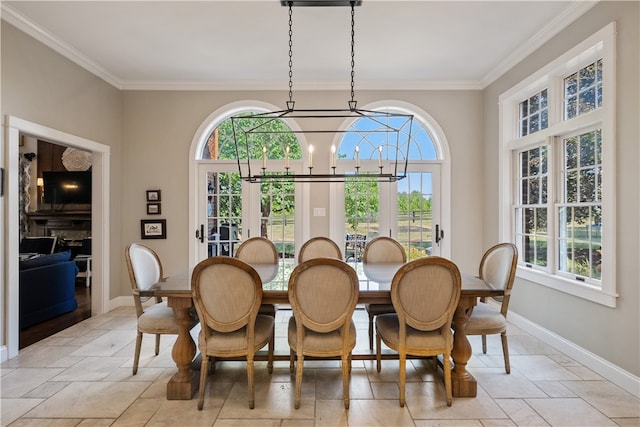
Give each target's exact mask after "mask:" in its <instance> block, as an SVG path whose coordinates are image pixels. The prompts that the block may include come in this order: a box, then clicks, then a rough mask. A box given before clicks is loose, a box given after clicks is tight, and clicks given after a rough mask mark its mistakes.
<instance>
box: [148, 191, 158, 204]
mask: <svg viewBox="0 0 640 427" xmlns="http://www.w3.org/2000/svg"><path fill="white" fill-rule="evenodd" d="M160 200H161V199H160V190H147V202H159V201H160Z"/></svg>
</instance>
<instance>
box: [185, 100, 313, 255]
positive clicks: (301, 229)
mask: <svg viewBox="0 0 640 427" xmlns="http://www.w3.org/2000/svg"><path fill="white" fill-rule="evenodd" d="M278 110H280V108H278V107H277V106H275V105H273V104H269V103H266V102H263V101H258V100H243V101H235V102H232V103H229V104H226V105H223V106H222V107H220V108H218V109H216V110H215V111H213V112H212V113H211V114H209V116H207V117H206V118H205V119H204V120H203V121H202V123H201V124H200V126H198V129H197V130H196V132H195V133H194V135H193V138H192V139H191V146H190V149H189V230H190V231H189V233H194V234H193V235H192V236H194V238H193V241H192V242H190V243H189V265H196V263H198V262H199V261H200V258H199V247H198V245H199V244H200V242H199V240H198V239H196V238H195V231H196V229H198V227H199V224H201V223H202V222H201V221H200V219H201V218H200V213H199V210H198V204H199V197H200V196H201V194H204V193H203V189H202V188H201V186H202V185H201V184H202V182H201V180H200V179H199V170H200V164H201V163H202V162H203V161H202V160H199V159H198V157H199V155H200V153H201V152H202V149H203V147H204V144H206V142H207V138H208V137H209V135H210V134H211V132H213V130H214V129H215V128H216V127H217V126H218V125H219V124H220V123H222V122H223V121H224V120H226V119H228V118H229V117H231V116H233V115H234V114H238V113H241V112H245V111H257V112H267V111H278ZM285 122H286V124H287V125H288V126H289V127H290V128H291V129H293V130H295V131H299V130H301V129H300V126H299V125H298V123H296V122H295V121H293V120H290V119H286V120H285ZM298 143H299V144H300V147H301V148H302V149H303V151H304V148H306V145H307V140H306V138H305V137H304V134H298ZM231 162H233V163H234V164H236V162H235V160H233V161H231ZM302 162H304V156H303V160H302ZM291 164H292V166H293V165H294V162H293V161H292V163H291ZM295 164H297V162H295ZM248 185H253V184H248ZM302 185H308V184H302ZM245 187H246V186H245V183H243V192H244V188H245ZM307 190H308V188H307V189H305V191H301V189H300V185H296V188H295V198H296V211H295V225H294V233H295V235H296V236H300V235H303V234H305V233H307V234H308V229H309V226H308V225H309V215H308V213H309V206H310V201H309V200H310V194H309V193H310V192H309V191H307ZM204 191H206V189H205V190H204ZM253 197H254V198H257V199H256V200H259V197H258V195H257V192H256V193H255V194H254V196H253ZM247 201H248V200H244V201H243V215H244V212H246V204H245V202H247ZM298 201H300V202H299V203H298ZM256 206H257V205H256ZM259 211H260V210H259V209H258V210H257V214H256V215H254V218H256V220H257V222H255V224H258V229H259V219H258V218H259V215H260V212H259ZM254 228H255V225H254ZM303 237H305V238H308V236H303ZM304 241H305V240H303V239H300V238H296V239H295V244H296V253H297V251H298V250H299V247H298V245H299V244H301V243H300V242H304Z"/></svg>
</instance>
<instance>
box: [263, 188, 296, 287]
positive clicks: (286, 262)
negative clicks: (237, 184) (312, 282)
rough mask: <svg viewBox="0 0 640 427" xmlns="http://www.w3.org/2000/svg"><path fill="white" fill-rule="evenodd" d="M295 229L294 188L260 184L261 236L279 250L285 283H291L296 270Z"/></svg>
mask: <svg viewBox="0 0 640 427" xmlns="http://www.w3.org/2000/svg"><path fill="white" fill-rule="evenodd" d="M294 226H295V184H294V183H293V182H276V181H267V182H263V183H261V184H260V236H262V237H266V238H267V239H269V240H271V241H272V242H273V243H274V244H275V245H276V248H278V253H279V259H280V264H281V266H282V267H284V268H281V269H280V273H281V274H282V280H283V281H284V280H286V279H288V277H289V274H290V272H291V270H293V267H294V259H295V240H294V237H295V234H294V231H295V227H294ZM271 289H273V287H272V288H271ZM283 289H286V287H285V288H283Z"/></svg>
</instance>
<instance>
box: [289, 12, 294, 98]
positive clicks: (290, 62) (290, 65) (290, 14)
mask: <svg viewBox="0 0 640 427" xmlns="http://www.w3.org/2000/svg"><path fill="white" fill-rule="evenodd" d="M292 5H293V2H289V103H290V105H293V19H292V15H293V12H292Z"/></svg>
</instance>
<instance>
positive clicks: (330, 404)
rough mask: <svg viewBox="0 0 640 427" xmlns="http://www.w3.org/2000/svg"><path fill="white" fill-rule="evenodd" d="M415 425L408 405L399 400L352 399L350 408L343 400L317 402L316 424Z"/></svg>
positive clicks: (398, 426)
mask: <svg viewBox="0 0 640 427" xmlns="http://www.w3.org/2000/svg"><path fill="white" fill-rule="evenodd" d="M347 425H348V426H350V427H352V426H362V427H365V426H366V427H369V426H372V427H373V426H397V427H401V426H413V425H414V424H413V420H412V419H411V415H410V413H409V411H408V410H407V408H406V407H404V408H401V407H400V405H399V404H398V401H397V400H352V401H351V402H350V405H349V409H348V410H347V409H345V408H344V402H343V401H342V400H318V401H317V402H316V426H318V427H320V426H347Z"/></svg>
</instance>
